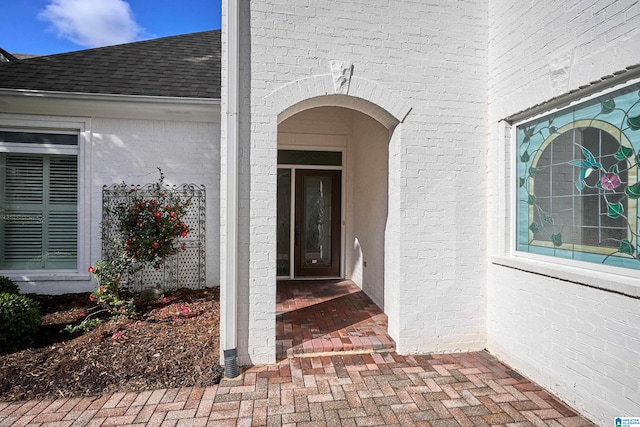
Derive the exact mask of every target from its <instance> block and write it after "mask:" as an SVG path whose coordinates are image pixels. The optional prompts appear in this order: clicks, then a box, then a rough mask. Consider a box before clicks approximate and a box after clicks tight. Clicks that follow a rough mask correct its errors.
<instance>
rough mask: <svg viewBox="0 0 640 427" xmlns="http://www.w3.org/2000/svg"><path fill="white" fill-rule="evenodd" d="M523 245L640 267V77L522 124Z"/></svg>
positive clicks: (519, 235) (518, 232)
mask: <svg viewBox="0 0 640 427" xmlns="http://www.w3.org/2000/svg"><path fill="white" fill-rule="evenodd" d="M516 143H517V179H518V181H517V183H516V184H517V207H516V209H517V224H516V235H517V242H516V249H517V250H518V251H523V252H529V253H535V254H540V255H549V256H554V257H559V258H566V259H574V260H579V261H587V262H592V263H600V264H604V265H612V266H617V267H625V268H633V269H640V252H639V251H638V198H640V182H638V162H640V84H638V83H635V84H632V85H628V86H627V87H624V88H622V89H619V90H616V91H614V92H610V93H607V94H604V95H601V96H599V97H596V98H593V99H590V100H588V101H584V102H581V103H577V104H575V105H573V106H571V107H569V108H565V109H562V110H559V111H556V112H553V113H550V114H547V115H545V116H542V117H539V118H537V119H535V120H531V121H528V122H525V123H521V124H519V125H517V127H516Z"/></svg>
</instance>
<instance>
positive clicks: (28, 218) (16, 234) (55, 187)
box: [0, 154, 78, 269]
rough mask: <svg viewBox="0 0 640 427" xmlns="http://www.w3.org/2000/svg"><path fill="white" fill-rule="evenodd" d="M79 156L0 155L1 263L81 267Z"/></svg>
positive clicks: (15, 266) (23, 266) (6, 266)
mask: <svg viewBox="0 0 640 427" xmlns="http://www.w3.org/2000/svg"><path fill="white" fill-rule="evenodd" d="M77 169H78V167H77V158H76V156H62V155H43V154H35V155H31V154H2V155H0V175H1V177H0V183H1V184H2V186H1V187H0V201H1V202H2V207H1V211H0V212H1V213H2V215H0V269H44V268H49V269H56V268H76V259H77V235H78V231H77V230H78V215H77V205H78V196H77V194H78V191H77V187H78V184H77V182H78V174H77Z"/></svg>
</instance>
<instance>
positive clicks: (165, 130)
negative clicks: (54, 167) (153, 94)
mask: <svg viewBox="0 0 640 427" xmlns="http://www.w3.org/2000/svg"><path fill="white" fill-rule="evenodd" d="M0 117H6V116H2V115H0ZM11 117H19V118H21V119H23V120H27V121H29V120H33V119H34V117H37V116H31V115H20V116H16V115H13V116H11ZM51 117H52V119H51V120H52V122H55V121H56V120H68V119H66V118H65V117H63V116H60V117H53V116H51ZM85 120H87V129H86V130H87V131H88V133H89V137H90V147H88V149H87V151H86V152H87V153H88V154H89V156H87V157H86V160H87V161H88V162H89V164H88V168H87V172H88V173H89V177H88V179H87V181H86V182H85V184H87V185H89V200H87V201H86V202H87V203H86V204H85V205H84V206H80V215H81V216H84V219H85V220H86V221H88V222H89V234H90V237H89V240H88V242H89V243H88V245H89V247H88V252H89V253H88V254H83V255H86V258H87V265H86V266H82V265H81V266H80V268H79V272H80V276H76V277H75V278H73V277H71V278H70V279H68V280H55V279H54V280H37V281H33V282H30V283H21V290H22V291H23V292H36V293H45V294H60V293H67V292H86V291H91V290H93V289H94V287H95V282H93V281H91V280H89V279H90V275H89V273H87V272H86V268H87V267H88V266H89V265H90V264H93V263H94V262H95V261H96V260H98V259H100V258H101V250H102V246H101V244H102V243H101V230H100V223H101V221H102V186H103V185H111V184H118V183H121V182H123V181H125V182H127V183H129V184H143V183H153V182H156V181H157V179H158V172H157V168H158V167H160V168H162V171H163V173H164V175H165V182H166V183H168V184H182V183H196V184H203V185H205V187H206V195H207V205H206V215H207V224H206V233H207V234H206V239H207V247H206V263H207V270H206V283H207V286H218V285H219V283H220V282H219V280H220V269H219V258H220V251H219V231H220V229H219V198H220V194H219V193H220V184H219V176H220V175H219V168H220V166H219V165H220V151H219V150H220V142H219V134H220V125H219V123H217V121H218V118H217V117H213V118H212V120H215V122H213V121H212V122H209V123H206V122H178V121H171V120H164V121H159V120H129V119H105V118H87V119H85ZM34 123H36V122H34ZM79 161H80V167H83V166H84V164H83V163H82V161H83V160H82V159H79ZM80 250H81V251H82V250H83V248H80Z"/></svg>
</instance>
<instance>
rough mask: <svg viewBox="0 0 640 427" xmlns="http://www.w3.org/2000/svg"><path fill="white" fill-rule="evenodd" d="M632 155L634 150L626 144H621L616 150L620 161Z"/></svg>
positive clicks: (617, 158)
mask: <svg viewBox="0 0 640 427" xmlns="http://www.w3.org/2000/svg"><path fill="white" fill-rule="evenodd" d="M631 156H633V150H632V149H631V148H629V147H625V146H624V145H621V146H620V148H618V151H616V160H617V161H619V162H621V161H623V160H624V159H626V158H628V157H631Z"/></svg>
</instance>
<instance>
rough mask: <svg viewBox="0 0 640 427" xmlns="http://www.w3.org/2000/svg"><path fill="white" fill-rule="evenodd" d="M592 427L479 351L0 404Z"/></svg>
mask: <svg viewBox="0 0 640 427" xmlns="http://www.w3.org/2000/svg"><path fill="white" fill-rule="evenodd" d="M12 425H15V426H21V425H32V426H123V425H132V426H236V425H237V426H265V425H267V426H309V427H310V426H376V425H384V426H394V425H395V426H399V425H402V426H431V427H448V426H456V427H458V426H462V427H472V426H477V427H486V426H509V427H525V426H549V427H580V426H592V425H593V424H591V423H589V422H588V421H586V420H585V419H583V418H581V417H580V416H578V415H577V414H576V413H575V412H574V411H572V410H571V409H570V408H568V407H567V406H566V405H564V404H562V403H561V402H559V401H558V400H556V399H555V398H553V397H552V396H551V395H550V394H549V393H547V392H546V391H544V390H542V389H541V388H540V387H539V386H537V385H536V384H534V383H532V382H530V381H529V380H527V379H526V378H524V377H522V376H521V375H519V374H518V373H516V372H514V371H513V370H511V369H510V368H509V367H507V366H505V365H503V364H502V363H500V362H498V361H497V360H495V359H494V358H493V357H492V356H491V355H489V354H488V353H486V352H477V353H463V354H451V355H431V356H400V355H397V354H395V353H372V354H356V355H334V356H322V357H300V358H290V359H285V360H283V361H281V362H280V363H278V364H277V365H272V366H256V367H251V368H248V369H247V370H246V371H245V372H244V373H243V375H242V376H241V378H239V379H233V380H223V381H222V382H221V383H220V384H219V385H217V386H212V387H208V388H183V389H166V390H154V391H143V392H141V393H114V394H110V395H105V396H100V397H87V398H73V399H59V400H54V401H27V402H13V403H8V402H5V403H2V402H0V426H12Z"/></svg>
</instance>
